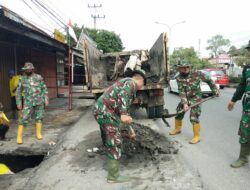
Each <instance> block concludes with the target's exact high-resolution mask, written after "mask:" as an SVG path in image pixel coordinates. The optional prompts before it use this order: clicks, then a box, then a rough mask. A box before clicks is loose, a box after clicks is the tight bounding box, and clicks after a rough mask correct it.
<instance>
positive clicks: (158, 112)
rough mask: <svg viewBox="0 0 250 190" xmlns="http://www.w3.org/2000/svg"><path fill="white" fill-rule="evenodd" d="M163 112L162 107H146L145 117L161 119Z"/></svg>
mask: <svg viewBox="0 0 250 190" xmlns="http://www.w3.org/2000/svg"><path fill="white" fill-rule="evenodd" d="M162 112H163V105H161V106H153V107H147V115H148V118H149V119H152V118H161V116H162Z"/></svg>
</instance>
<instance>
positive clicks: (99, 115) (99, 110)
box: [94, 70, 146, 183]
mask: <svg viewBox="0 0 250 190" xmlns="http://www.w3.org/2000/svg"><path fill="white" fill-rule="evenodd" d="M145 83H146V78H145V73H144V71H143V70H136V71H134V72H133V75H132V78H124V79H121V80H119V81H117V82H116V83H114V84H113V85H112V86H110V87H109V88H108V89H107V90H106V91H105V92H104V93H103V95H102V96H101V97H100V98H99V99H98V100H97V103H96V106H95V108H94V116H95V118H96V121H97V122H98V123H99V125H100V130H101V137H102V141H103V143H104V145H105V146H106V148H107V158H108V161H107V166H108V177H107V182H108V183H120V182H126V181H128V180H129V178H127V177H125V176H121V175H119V160H120V158H121V153H122V150H121V144H122V137H121V133H120V126H121V125H123V124H128V125H129V124H130V123H131V122H132V118H131V116H130V115H129V113H128V110H129V107H130V105H131V104H132V102H133V99H134V98H135V96H136V91H137V90H138V89H141V88H142V87H143V85H144V84H145ZM130 137H132V136H130ZM133 137H135V136H133Z"/></svg>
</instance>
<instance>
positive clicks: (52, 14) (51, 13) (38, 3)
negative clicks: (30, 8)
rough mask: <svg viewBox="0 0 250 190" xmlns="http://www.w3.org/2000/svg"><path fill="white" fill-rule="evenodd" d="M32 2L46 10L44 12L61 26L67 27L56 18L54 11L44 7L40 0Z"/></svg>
mask: <svg viewBox="0 0 250 190" xmlns="http://www.w3.org/2000/svg"><path fill="white" fill-rule="evenodd" d="M31 1H32V2H33V3H35V4H37V5H38V6H40V7H41V8H42V9H43V10H44V12H46V14H47V15H49V16H50V17H51V18H52V19H53V20H54V21H55V22H56V23H57V24H58V25H59V26H61V24H62V25H63V26H64V27H65V26H67V25H66V24H65V23H64V22H63V21H61V20H60V19H59V18H58V17H57V16H55V14H54V13H53V12H52V11H50V10H49V9H48V8H47V7H46V6H45V5H43V4H42V3H41V2H40V1H39V0H31ZM59 23H60V24H59Z"/></svg>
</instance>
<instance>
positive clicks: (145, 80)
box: [132, 69, 147, 85]
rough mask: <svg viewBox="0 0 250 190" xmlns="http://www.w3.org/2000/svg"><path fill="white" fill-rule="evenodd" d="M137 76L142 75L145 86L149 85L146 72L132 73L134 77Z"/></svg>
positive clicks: (137, 71) (136, 71)
mask: <svg viewBox="0 0 250 190" xmlns="http://www.w3.org/2000/svg"><path fill="white" fill-rule="evenodd" d="M136 74H138V75H141V76H142V77H143V79H144V85H146V84H147V78H146V72H145V71H144V70H142V69H137V70H134V71H133V72H132V77H133V76H134V75H136Z"/></svg>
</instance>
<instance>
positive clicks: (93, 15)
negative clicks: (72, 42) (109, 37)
mask: <svg viewBox="0 0 250 190" xmlns="http://www.w3.org/2000/svg"><path fill="white" fill-rule="evenodd" d="M88 8H93V9H94V10H95V11H97V8H102V4H100V5H96V4H94V5H89V4H88ZM91 17H92V18H93V21H94V29H96V20H97V19H105V15H103V16H100V15H99V14H91Z"/></svg>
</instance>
